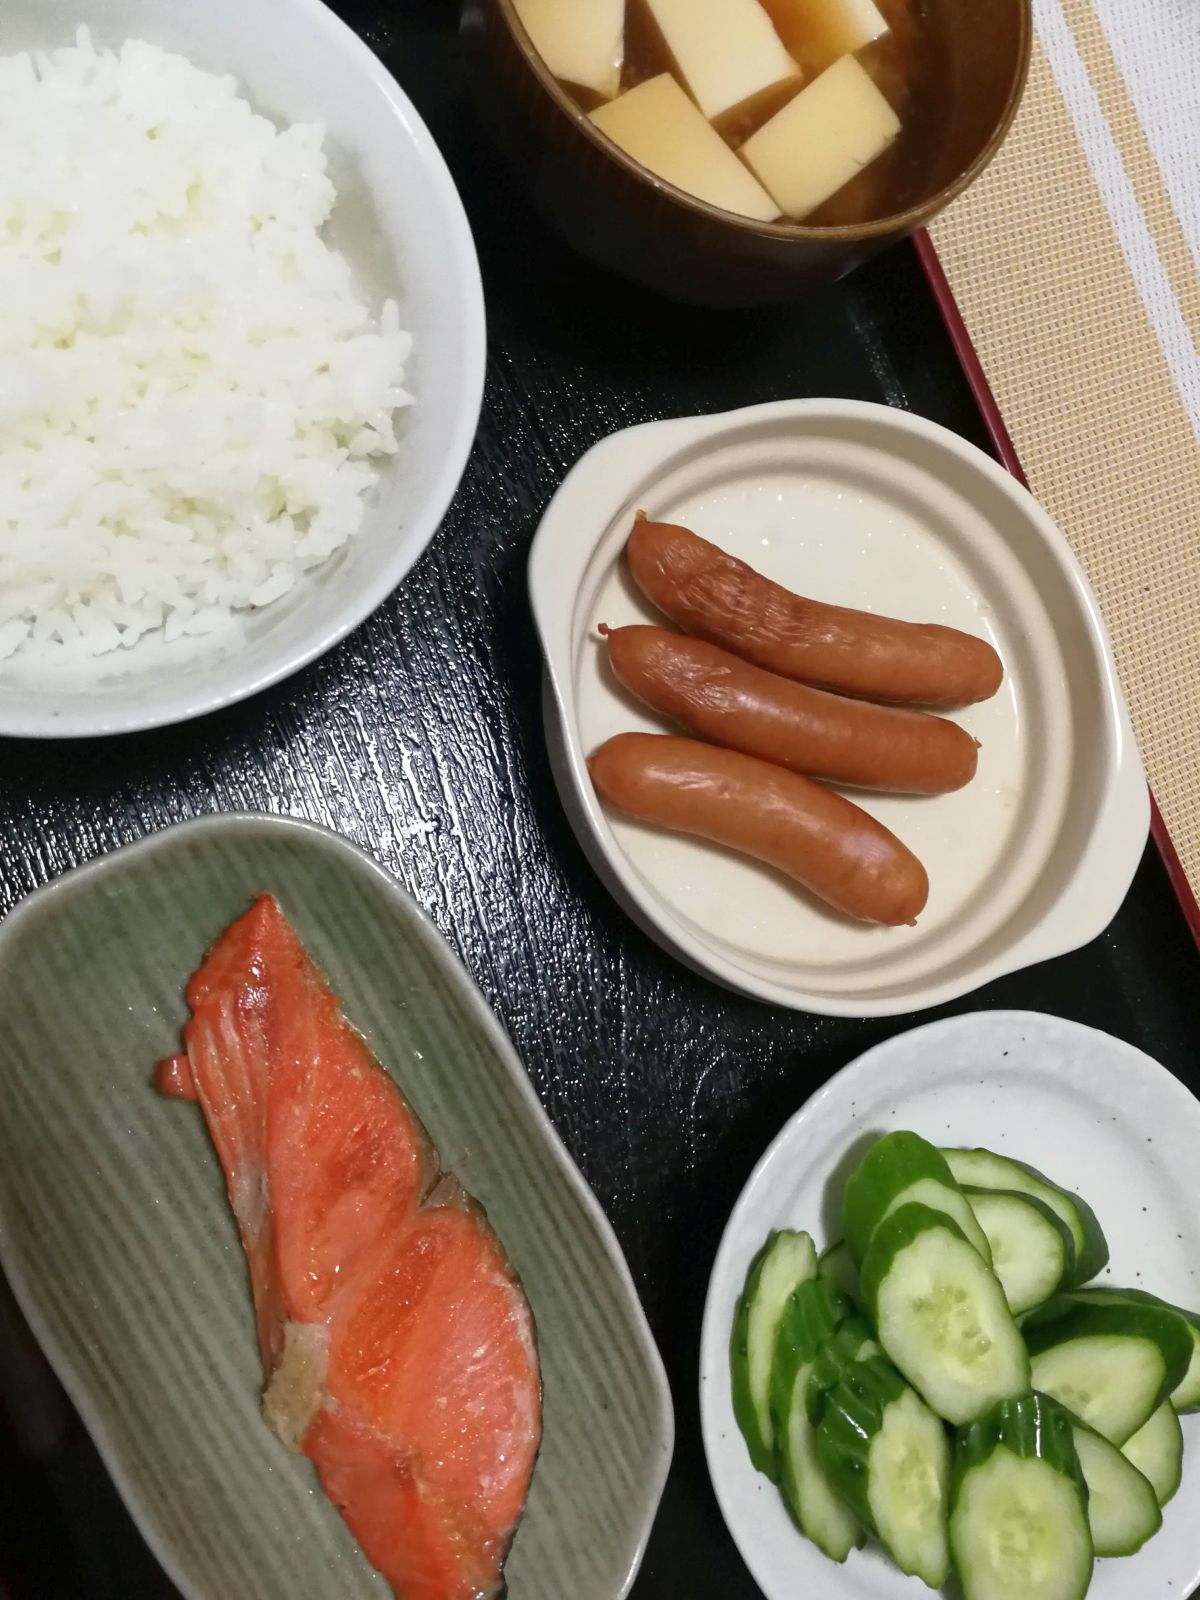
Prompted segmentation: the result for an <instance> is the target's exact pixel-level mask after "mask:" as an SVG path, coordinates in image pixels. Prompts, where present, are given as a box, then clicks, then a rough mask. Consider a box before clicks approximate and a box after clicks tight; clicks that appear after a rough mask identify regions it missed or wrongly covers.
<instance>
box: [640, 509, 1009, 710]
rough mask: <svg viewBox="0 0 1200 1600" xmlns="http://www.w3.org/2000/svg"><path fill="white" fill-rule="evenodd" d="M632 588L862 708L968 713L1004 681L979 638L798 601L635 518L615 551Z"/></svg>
mask: <svg viewBox="0 0 1200 1600" xmlns="http://www.w3.org/2000/svg"><path fill="white" fill-rule="evenodd" d="M625 554H626V559H627V560H628V563H629V571H630V573H631V574H632V576H633V581H634V582H635V583H636V584H637V586H638V588H639V589H640V590H641V591H642V593H643V594H644V595H645V596H646V598H647V599H648V600H649V601H650V602H651V603H652V604H653V605H656V606H657V607H658V609H659V610H660V611H663V612H665V613H666V615H667V616H668V617H670V618H671V620H672V622H676V623H678V624H679V626H680V627H682V628H686V629H687V631H688V632H689V633H694V634H696V635H697V637H699V638H701V639H707V640H708V641H709V643H710V644H719V645H723V646H724V647H725V649H727V650H732V651H733V653H734V654H735V655H738V656H742V657H743V658H744V659H745V660H747V661H752V662H753V663H754V664H755V666H759V667H764V668H765V669H766V670H767V671H768V672H777V673H779V674H780V675H781V676H782V677H785V678H796V679H799V681H800V682H802V683H811V684H814V685H816V686H817V687H818V688H821V689H832V690H834V691H836V692H838V693H841V694H852V695H859V696H861V697H863V698H864V699H868V700H889V701H895V702H907V703H910V704H913V705H925V706H954V705H968V704H970V703H971V702H972V701H974V700H986V699H988V698H989V697H990V696H991V695H994V694H995V692H996V690H997V689H998V688H999V687H1000V680H1001V678H1002V677H1003V676H1004V668H1003V667H1002V666H1001V663H1000V657H999V656H998V655H997V654H996V652H995V651H994V650H993V649H992V647H991V645H990V644H988V643H987V642H986V641H985V640H983V639H976V638H974V637H973V636H972V635H971V634H969V633H960V632H959V631H958V629H956V628H945V627H942V626H941V625H940V624H938V623H917V622H898V621H896V620H895V619H894V618H892V617H877V616H875V615H873V614H872V613H871V612H868V611H852V610H850V609H848V608H847V607H845V606H830V605H824V604H822V603H821V602H820V601H817V600H805V599H803V598H802V597H801V596H800V595H795V594H793V593H792V592H791V590H790V589H784V588H782V587H781V586H780V585H779V584H777V583H772V582H771V580H770V579H769V578H764V577H763V576H762V575H761V574H760V573H758V572H755V571H754V569H753V567H748V566H747V565H746V563H745V562H744V561H738V560H737V559H736V558H735V557H733V556H730V555H726V554H725V552H724V551H723V550H719V549H718V548H717V546H716V545H715V544H710V543H709V542H708V540H707V539H701V538H700V537H699V535H697V534H694V533H692V532H690V531H689V530H688V529H687V528H679V527H675V526H674V525H673V524H671V523H667V522H649V521H647V520H646V518H645V517H640V516H639V518H638V520H637V521H636V522H635V523H634V528H633V532H632V533H631V534H630V536H629V542H628V544H627V545H626V547H625Z"/></svg>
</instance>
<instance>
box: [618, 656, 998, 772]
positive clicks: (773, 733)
mask: <svg viewBox="0 0 1200 1600" xmlns="http://www.w3.org/2000/svg"><path fill="white" fill-rule="evenodd" d="M600 631H601V633H602V634H604V635H605V637H606V638H607V640H608V659H609V661H610V662H611V664H612V669H613V672H614V673H615V675H616V677H617V680H618V682H620V683H622V684H624V686H625V688H626V689H628V690H629V692H630V694H634V695H636V696H637V697H638V699H639V700H641V701H643V702H644V703H645V704H646V705H648V706H650V708H651V709H652V710H654V711H660V712H661V713H662V714H663V715H664V716H667V717H671V718H673V719H674V721H676V722H680V723H682V724H683V726H684V727H685V728H688V729H689V730H690V731H691V732H692V733H695V734H698V735H699V736H700V738H702V739H711V740H712V742H713V743H714V744H723V745H726V746H727V747H728V748H729V749H731V750H740V751H741V752H742V753H743V755H748V756H758V757H759V758H760V759H761V760H763V761H774V762H776V763H777V764H778V765H779V766H781V767H790V768H791V770H792V771H793V772H803V773H806V774H807V775H808V776H809V777H811V778H827V779H829V780H830V781H831V782H833V783H848V784H853V785H855V786H856V787H858V788H861V789H883V790H887V791H890V792H891V793H895V794H946V793H948V792H949V791H950V790H951V789H961V788H962V786H963V784H965V783H969V782H970V780H971V779H972V778H973V777H974V776H975V766H976V761H977V758H978V748H979V747H978V745H977V744H976V742H975V740H974V739H972V738H971V736H970V734H969V733H966V732H964V730H963V729H962V728H960V727H959V726H958V725H957V723H954V722H947V721H946V719H945V718H944V717H934V716H930V715H929V713H928V712H926V711H906V710H902V709H901V708H900V707H898V706H877V705H872V704H870V703H869V702H868V701H865V700H850V699H847V697H846V696H845V695H840V694H827V693H826V692H825V690H823V689H810V688H808V687H807V685H805V684H801V683H793V682H792V681H791V679H789V678H781V677H779V676H778V675H777V674H776V673H774V672H764V671H763V669H762V668H761V667H755V666H751V665H750V664H749V663H748V662H745V661H740V660H739V659H738V657H737V656H733V655H730V654H729V652H728V651H727V650H722V649H720V647H719V646H717V645H715V644H709V643H707V641H705V640H703V639H695V638H691V637H689V636H688V635H686V634H681V633H671V632H669V631H668V630H667V629H666V628H651V627H631V628H606V627H604V626H603V625H602V626H601V629H600Z"/></svg>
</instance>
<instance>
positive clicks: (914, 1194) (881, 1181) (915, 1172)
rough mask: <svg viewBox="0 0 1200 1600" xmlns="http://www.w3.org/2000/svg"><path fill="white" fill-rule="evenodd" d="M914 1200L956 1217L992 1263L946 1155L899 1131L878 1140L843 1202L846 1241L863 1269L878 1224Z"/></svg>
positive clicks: (984, 1238) (916, 1136)
mask: <svg viewBox="0 0 1200 1600" xmlns="http://www.w3.org/2000/svg"><path fill="white" fill-rule="evenodd" d="M914 1201H919V1202H920V1204H922V1205H926V1206H929V1207H930V1209H931V1210H933V1211H941V1212H943V1213H944V1214H945V1215H946V1216H948V1217H953V1218H954V1220H955V1222H957V1223H958V1225H959V1227H960V1228H961V1229H962V1231H963V1233H964V1234H965V1235H966V1237H967V1239H968V1240H969V1241H970V1243H971V1244H973V1245H974V1246H975V1248H976V1250H978V1251H979V1254H980V1255H981V1256H982V1257H983V1259H984V1260H985V1261H986V1262H988V1263H989V1265H990V1264H991V1259H992V1257H991V1251H990V1250H989V1249H988V1242H987V1236H986V1235H985V1234H984V1231H983V1229H982V1228H981V1227H980V1226H979V1224H978V1222H976V1220H975V1213H974V1212H973V1211H972V1210H971V1206H970V1202H969V1201H968V1200H967V1198H966V1196H965V1195H964V1194H963V1192H962V1190H961V1189H960V1188H959V1186H958V1184H957V1183H956V1182H955V1180H954V1175H953V1173H952V1172H951V1171H950V1168H949V1166H948V1165H947V1163H946V1158H945V1156H943V1155H942V1154H941V1152H940V1151H939V1150H938V1149H937V1147H936V1146H935V1145H931V1144H930V1143H929V1142H928V1141H927V1140H925V1139H922V1138H921V1136H920V1134H917V1133H910V1132H908V1131H907V1130H904V1129H900V1130H897V1132H895V1133H889V1134H885V1135H884V1137H883V1138H882V1139H878V1140H876V1142H875V1143H874V1144H873V1145H872V1146H871V1148H870V1149H869V1150H868V1151H867V1153H866V1155H865V1156H864V1157H863V1159H862V1161H860V1162H859V1164H858V1166H857V1167H856V1168H855V1170H854V1171H853V1172H852V1173H851V1175H850V1177H849V1179H848V1180H847V1182H846V1194H845V1198H844V1200H843V1202H842V1217H843V1221H844V1222H845V1226H846V1243H847V1244H848V1245H849V1246H850V1254H851V1256H852V1257H853V1259H854V1260H855V1261H856V1262H857V1263H858V1265H859V1266H860V1267H861V1265H862V1260H863V1257H864V1256H865V1255H866V1253H867V1247H868V1246H869V1245H870V1243H871V1237H872V1235H873V1234H874V1232H875V1230H876V1228H877V1227H878V1226H879V1224H880V1223H881V1222H882V1221H883V1220H884V1218H885V1217H888V1216H890V1215H891V1214H892V1212H894V1211H898V1210H899V1208H900V1207H901V1206H902V1205H907V1204H910V1203H911V1202H914Z"/></svg>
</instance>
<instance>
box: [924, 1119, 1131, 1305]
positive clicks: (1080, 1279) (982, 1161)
mask: <svg viewBox="0 0 1200 1600" xmlns="http://www.w3.org/2000/svg"><path fill="white" fill-rule="evenodd" d="M942 1155H944V1156H945V1158H946V1162H947V1164H948V1165H949V1168H950V1170H951V1172H952V1173H953V1174H954V1176H955V1177H956V1178H957V1179H958V1181H959V1183H960V1184H962V1185H963V1187H964V1188H968V1187H969V1188H972V1189H1008V1190H1011V1191H1012V1192H1014V1193H1016V1194H1032V1195H1036V1197H1037V1198H1038V1199H1039V1200H1041V1201H1043V1202H1044V1203H1045V1204H1046V1205H1048V1206H1049V1207H1050V1209H1051V1211H1053V1212H1054V1214H1055V1216H1057V1217H1060V1218H1061V1219H1062V1221H1063V1222H1065V1223H1066V1225H1067V1227H1068V1228H1069V1229H1070V1230H1071V1239H1072V1242H1073V1243H1074V1246H1075V1260H1074V1262H1073V1263H1072V1265H1071V1270H1070V1273H1069V1275H1068V1280H1067V1281H1068V1282H1069V1283H1086V1282H1087V1281H1088V1279H1089V1278H1094V1277H1095V1276H1096V1274H1097V1273H1098V1272H1100V1271H1101V1270H1102V1269H1103V1268H1104V1266H1105V1265H1106V1264H1107V1262H1108V1244H1107V1241H1106V1240H1105V1237H1104V1232H1103V1230H1102V1229H1101V1227H1100V1224H1099V1223H1098V1222H1097V1221H1096V1213H1095V1212H1094V1211H1093V1210H1092V1208H1091V1206H1089V1205H1088V1203H1087V1202H1086V1200H1081V1199H1080V1197H1079V1196H1078V1195H1077V1194H1072V1193H1071V1192H1070V1190H1069V1189H1060V1188H1059V1187H1058V1185H1057V1184H1056V1183H1051V1182H1050V1179H1049V1178H1047V1177H1046V1176H1045V1175H1044V1174H1043V1173H1040V1172H1039V1171H1038V1170H1037V1169H1036V1167H1028V1166H1026V1165H1025V1163H1024V1162H1023V1161H1013V1160H1012V1159H1011V1158H1010V1157H1008V1156H998V1155H994V1154H993V1152H992V1151H991V1150H943V1151H942Z"/></svg>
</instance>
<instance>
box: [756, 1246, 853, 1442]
mask: <svg viewBox="0 0 1200 1600" xmlns="http://www.w3.org/2000/svg"><path fill="white" fill-rule="evenodd" d="M853 1315H854V1307H853V1305H852V1304H851V1302H850V1299H849V1297H848V1296H847V1295H844V1294H843V1293H842V1291H841V1290H840V1289H839V1288H838V1287H837V1285H836V1284H832V1283H829V1282H828V1281H827V1280H826V1279H825V1278H820V1277H817V1278H808V1279H807V1280H806V1281H805V1282H804V1283H801V1284H799V1285H798V1286H797V1288H796V1289H795V1290H794V1291H793V1293H792V1296H791V1299H790V1300H789V1301H788V1303H787V1305H786V1307H785V1308H784V1313H783V1317H782V1318H781V1320H780V1323H779V1332H778V1334H777V1335H776V1338H775V1354H774V1356H773V1357H772V1361H771V1391H770V1404H771V1416H772V1422H773V1425H774V1429H775V1433H776V1436H777V1437H778V1436H779V1431H780V1429H781V1427H782V1425H783V1423H784V1422H785V1420H786V1419H787V1417H788V1415H789V1413H790V1412H791V1409H792V1392H793V1390H794V1389H795V1387H796V1374H797V1372H799V1371H800V1369H801V1368H804V1369H805V1381H804V1384H803V1386H802V1388H801V1394H802V1395H803V1394H804V1393H805V1392H806V1391H807V1388H808V1372H809V1371H811V1368H812V1364H813V1362H814V1361H815V1360H816V1359H817V1356H818V1355H819V1354H820V1352H821V1350H822V1348H823V1347H824V1346H825V1345H826V1344H827V1343H828V1341H829V1340H830V1339H831V1338H832V1337H833V1335H834V1333H835V1332H836V1331H837V1329H838V1328H839V1327H840V1325H841V1324H842V1323H843V1322H846V1321H847V1320H848V1319H850V1318H852V1317H853Z"/></svg>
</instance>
